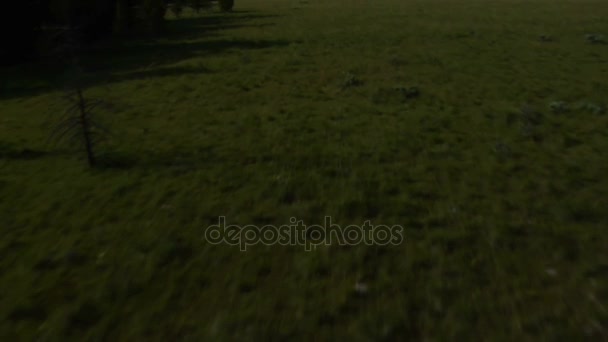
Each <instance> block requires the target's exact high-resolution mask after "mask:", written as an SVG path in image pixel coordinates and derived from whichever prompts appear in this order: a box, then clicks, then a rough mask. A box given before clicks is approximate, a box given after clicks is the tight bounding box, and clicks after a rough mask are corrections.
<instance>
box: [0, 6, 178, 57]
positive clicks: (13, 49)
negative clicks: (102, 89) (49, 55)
mask: <svg viewBox="0 0 608 342" xmlns="http://www.w3.org/2000/svg"><path fill="white" fill-rule="evenodd" d="M3 6H4V11H3V14H4V15H3V20H2V21H0V39H1V40H0V64H3V65H5V64H11V63H17V62H20V61H23V60H26V59H28V58H32V57H34V56H36V55H37V53H39V52H40V51H39V50H40V47H41V46H45V45H44V44H42V41H43V40H44V39H45V38H47V36H48V33H49V32H52V31H53V30H56V29H57V28H63V29H71V30H74V31H77V32H78V34H79V36H80V37H82V40H83V41H84V42H90V41H94V40H97V39H99V38H102V37H104V36H108V35H111V34H122V33H126V32H129V31H133V30H138V31H146V32H158V31H160V30H161V29H162V25H163V20H164V16H165V10H166V3H165V0H10V1H7V2H6V3H5V4H3Z"/></svg>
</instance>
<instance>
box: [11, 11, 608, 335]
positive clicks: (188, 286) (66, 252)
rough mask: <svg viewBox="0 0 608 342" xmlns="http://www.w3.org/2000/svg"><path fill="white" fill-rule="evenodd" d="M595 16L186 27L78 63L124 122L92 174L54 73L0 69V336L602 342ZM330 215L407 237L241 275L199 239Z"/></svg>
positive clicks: (334, 249)
mask: <svg viewBox="0 0 608 342" xmlns="http://www.w3.org/2000/svg"><path fill="white" fill-rule="evenodd" d="M606 12H608V3H606V2H605V1H599V0H598V1H592V0H584V1H564V0H557V1H549V0H535V1H516V0H493V1H481V0H470V1H469V0H452V1H448V0H444V1H439V0H431V1H414V0H406V1H401V0H399V1H398V0H378V1H372V2H365V1H360V0H325V1H320V0H309V1H294V0H290V1H278V0H272V1H261V0H241V1H237V3H236V6H235V13H231V14H220V13H206V14H204V15H201V16H198V17H197V16H194V15H192V14H190V13H185V15H184V16H183V18H181V19H178V20H175V19H171V20H170V21H169V23H168V32H167V34H166V35H165V36H163V37H159V38H158V39H131V40H125V41H121V42H117V43H102V44H100V45H99V46H98V47H97V48H96V49H95V50H94V51H90V52H89V54H88V55H87V56H86V57H85V58H84V65H85V70H86V71H87V72H88V75H87V84H88V85H89V88H88V89H87V90H86V93H85V95H88V96H93V97H101V98H104V99H108V100H111V101H112V102H114V103H115V105H116V107H117V108H118V109H119V110H118V111H117V112H116V113H103V112H100V113H99V115H100V119H102V120H103V121H104V122H106V123H107V125H108V126H110V127H112V129H113V131H114V135H113V137H112V138H111V139H110V140H109V141H108V142H107V143H106V144H104V145H101V146H99V151H100V152H103V153H104V154H105V157H104V158H105V159H104V160H106V164H107V166H106V167H104V168H100V169H96V170H90V169H88V168H87V167H86V163H85V162H84V160H83V158H82V156H81V153H80V151H79V150H74V149H73V148H66V147H65V146H59V147H54V146H52V145H48V144H46V143H45V141H46V138H47V136H48V132H49V129H48V125H49V123H50V122H53V121H52V120H53V119H52V118H53V115H54V114H56V113H59V112H61V111H62V110H63V109H65V107H66V103H65V102H63V100H62V99H61V96H62V94H63V93H62V92H61V91H60V88H59V87H60V86H61V85H62V84H63V83H62V81H61V80H62V76H61V75H60V74H53V73H49V72H42V71H41V70H44V68H43V67H42V66H36V65H26V66H22V67H19V68H13V69H4V70H0V77H1V79H2V84H1V85H0V86H1V87H2V88H0V89H1V90H2V92H1V93H0V113H1V115H0V157H1V158H2V159H1V160H0V227H1V229H2V236H3V238H2V240H0V338H2V340H6V341H10V340H33V339H36V340H42V341H46V340H57V341H64V340H66V339H74V340H83V339H84V340H89V339H90V340H100V339H109V340H114V339H116V340H125V341H132V340H140V339H151V340H174V339H183V340H205V339H207V340H220V341H221V340H262V339H268V338H271V339H290V340H294V339H295V340H299V339H307V340H312V339H320V340H330V339H337V340H341V339H346V338H349V339H353V340H382V339H385V340H397V339H399V340H408V339H411V340H448V339H449V340H467V339H475V338H476V339H483V340H520V339H521V340H556V339H562V338H563V339H566V340H568V339H572V340H580V339H585V338H586V339H590V340H598V339H606V338H608V325H606V322H608V304H607V303H608V235H607V234H606V227H608V212H607V211H606V208H608V179H607V178H606V175H608V113H607V112H606V109H605V106H606V105H607V104H608V103H606V102H607V100H606V99H607V97H606V96H607V94H608V81H607V80H608V45H606V44H601V43H594V42H591V41H589V39H587V38H586V37H587V35H589V34H593V35H597V36H600V35H604V36H606V35H608V17H606V15H605V13H606ZM353 81H357V82H353ZM411 87H416V88H417V89H418V90H419V95H418V96H417V97H416V96H411V97H409V98H408V97H407V96H404V93H403V91H401V90H400V89H410V88H411ZM560 102H563V103H560ZM522 108H523V109H522ZM566 109H568V110H566ZM602 109H604V110H602ZM325 215H331V216H332V217H333V221H334V222H335V223H338V224H340V225H343V226H346V225H348V224H363V222H364V221H365V220H367V219H370V220H372V223H375V224H400V225H403V226H404V227H405V232H404V237H405V241H404V243H403V244H402V245H399V246H391V247H369V246H354V247H343V246H342V247H341V246H335V245H333V246H329V247H326V248H318V249H317V250H315V251H313V252H306V251H304V248H302V247H286V246H261V245H260V246H253V247H250V248H249V250H248V251H247V252H245V253H243V252H239V250H238V248H237V247H232V246H227V245H210V244H208V243H207V242H206V241H204V239H203V233H204V230H205V228H206V227H207V226H209V225H210V224H214V223H216V222H217V219H218V216H226V217H227V218H228V220H229V222H231V223H234V224H243V225H244V224H258V225H263V224H274V225H281V224H287V223H288V222H289V218H290V217H297V218H299V219H302V220H304V222H305V223H307V224H313V223H321V222H323V218H324V216H325ZM357 282H362V283H364V284H366V285H367V286H368V288H369V290H368V292H367V294H366V295H358V294H357V291H356V289H355V284H356V283H357Z"/></svg>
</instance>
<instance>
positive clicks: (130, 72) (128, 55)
mask: <svg viewBox="0 0 608 342" xmlns="http://www.w3.org/2000/svg"><path fill="white" fill-rule="evenodd" d="M276 17H278V16H277V15H264V14H256V13H255V12H251V11H235V12H232V13H228V14H219V13H214V14H204V15H200V16H196V17H185V18H180V19H176V20H168V21H167V28H166V31H165V32H164V33H162V34H160V35H157V36H155V37H144V36H131V37H122V38H114V39H111V40H106V41H102V42H98V43H96V44H94V45H91V46H88V47H86V48H85V49H84V50H83V52H82V54H81V65H82V68H83V69H84V71H85V72H86V74H85V75H84V76H83V77H84V80H83V82H84V84H85V85H86V86H94V85H98V84H105V83H111V82H115V81H123V80H129V79H146V78H152V77H166V76H174V75H180V74H188V73H206V72H209V70H206V69H205V68H203V67H192V68H188V67H183V66H170V65H172V64H176V63H178V62H180V61H183V60H187V59H190V58H194V57H201V56H205V55H212V54H221V53H228V52H231V51H242V50H251V49H267V48H273V47H284V46H287V45H289V44H290V42H289V41H286V40H245V39H233V38H230V37H229V36H228V37H224V36H223V35H221V34H220V32H221V31H223V30H231V29H237V28H244V27H248V28H264V27H267V26H272V25H274V24H273V23H269V22H267V21H265V20H266V19H272V18H276ZM260 20H262V21H260ZM218 37H221V38H218ZM67 70H68V68H67V67H66V65H65V64H63V61H61V62H60V61H57V60H56V61H48V60H47V61H39V62H38V63H29V64H22V65H18V66H14V67H6V68H0V79H2V80H3V82H2V83H0V100H1V99H11V98H20V97H28V96H35V95H38V94H42V93H45V92H48V91H51V90H53V89H57V88H61V86H62V85H64V84H65V83H68V80H69V79H70V77H69V76H68V75H67Z"/></svg>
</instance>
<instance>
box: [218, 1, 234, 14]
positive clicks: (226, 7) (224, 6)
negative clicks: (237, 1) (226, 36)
mask: <svg viewBox="0 0 608 342" xmlns="http://www.w3.org/2000/svg"><path fill="white" fill-rule="evenodd" d="M219 2H220V9H221V10H222V11H224V12H230V11H232V7H234V0H219Z"/></svg>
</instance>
